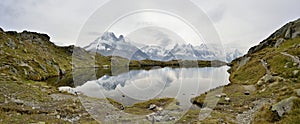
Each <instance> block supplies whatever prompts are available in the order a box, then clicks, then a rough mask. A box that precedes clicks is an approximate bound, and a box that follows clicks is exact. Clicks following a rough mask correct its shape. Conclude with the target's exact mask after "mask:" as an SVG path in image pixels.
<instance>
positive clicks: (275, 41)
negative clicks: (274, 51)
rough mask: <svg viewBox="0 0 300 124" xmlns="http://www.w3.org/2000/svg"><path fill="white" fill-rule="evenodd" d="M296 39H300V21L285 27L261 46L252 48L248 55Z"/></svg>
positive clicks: (261, 43) (260, 44)
mask: <svg viewBox="0 0 300 124" xmlns="http://www.w3.org/2000/svg"><path fill="white" fill-rule="evenodd" d="M296 37H300V19H298V20H296V21H293V22H290V23H288V24H286V25H284V26H283V27H282V28H280V29H279V30H277V31H276V32H275V33H273V34H272V35H271V36H270V37H268V38H267V39H265V40H264V41H262V42H260V43H259V45H256V46H254V47H251V48H250V49H249V51H248V53H247V54H252V53H255V52H257V51H260V50H262V49H263V48H266V47H278V46H279V45H280V44H281V43H283V42H284V41H285V40H287V39H292V38H296Z"/></svg>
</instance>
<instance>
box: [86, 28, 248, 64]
mask: <svg viewBox="0 0 300 124" xmlns="http://www.w3.org/2000/svg"><path fill="white" fill-rule="evenodd" d="M84 49H86V50H88V51H93V52H98V53H100V54H102V55H104V56H120V57H124V58H127V59H131V60H145V59H150V60H158V61H170V60H179V59H181V60H221V61H226V62H231V61H232V60H233V59H235V58H237V57H240V56H241V55H242V52H240V51H239V50H238V49H226V52H224V50H222V48H221V47H218V46H217V45H216V46H211V45H209V46H208V45H206V44H201V45H198V46H194V45H191V44H176V45H175V46H174V47H173V48H172V49H166V48H164V47H163V46H153V45H147V44H145V45H144V47H140V48H138V45H135V43H134V42H132V41H130V40H129V39H127V38H125V37H124V36H123V35H120V36H119V37H117V36H116V35H115V34H114V33H113V32H104V33H103V34H102V35H101V36H100V37H99V38H98V39H96V40H95V41H94V42H92V43H90V44H89V45H88V46H86V47H84Z"/></svg>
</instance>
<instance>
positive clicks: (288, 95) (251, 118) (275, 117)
mask: <svg viewBox="0 0 300 124" xmlns="http://www.w3.org/2000/svg"><path fill="white" fill-rule="evenodd" d="M299 57H300V19H298V20H295V21H293V22H290V23H288V24H286V25H284V26H283V27H282V28H280V29H279V30H277V31H276V32H275V33H273V34H272V35H271V36H270V37H268V38H267V39H265V40H264V41H262V42H261V43H259V44H258V45H257V46H254V47H252V48H251V49H250V50H249V51H248V53H247V54H246V55H244V56H243V57H240V58H237V59H235V60H233V61H232V63H231V66H232V67H231V69H230V70H229V72H230V81H231V84H229V85H227V86H224V87H220V88H217V89H214V90H211V91H209V92H208V93H207V94H202V95H200V96H198V97H196V98H195V99H193V100H192V101H193V102H194V103H195V104H198V105H199V106H201V107H202V108H203V109H202V110H204V109H206V110H207V109H209V110H212V112H211V116H210V117H207V118H205V119H204V120H202V121H203V122H211V123H243V124H249V123H283V124H286V123H299V121H300V120H299V117H300V114H299V113H300V73H299V70H300V61H299ZM205 98H206V99H209V100H205ZM213 99H215V100H216V101H217V104H216V106H211V105H212V104H210V103H212V102H213ZM195 113H197V112H189V113H188V114H187V116H192V115H193V114H195ZM198 113H199V112H198Z"/></svg>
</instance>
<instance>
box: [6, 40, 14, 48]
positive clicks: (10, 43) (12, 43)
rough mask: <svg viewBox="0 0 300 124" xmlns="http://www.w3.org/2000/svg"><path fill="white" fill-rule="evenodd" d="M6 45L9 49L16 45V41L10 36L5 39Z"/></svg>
mask: <svg viewBox="0 0 300 124" xmlns="http://www.w3.org/2000/svg"><path fill="white" fill-rule="evenodd" d="M6 45H7V46H8V47H9V48H11V49H15V48H16V47H17V45H16V43H15V42H14V41H13V40H12V39H10V38H8V39H7V42H6Z"/></svg>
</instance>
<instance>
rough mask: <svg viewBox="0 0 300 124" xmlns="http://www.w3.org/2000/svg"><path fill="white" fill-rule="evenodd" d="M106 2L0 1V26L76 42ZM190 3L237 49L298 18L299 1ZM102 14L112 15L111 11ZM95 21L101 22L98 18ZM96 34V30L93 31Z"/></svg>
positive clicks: (198, 0)
mask: <svg viewBox="0 0 300 124" xmlns="http://www.w3.org/2000/svg"><path fill="white" fill-rule="evenodd" d="M108 1H109V0H89V1H88V2H87V0H1V2H0V26H1V27H2V28H3V29H4V30H17V31H23V30H29V31H37V32H42V33H47V34H48V35H50V37H51V41H53V42H54V43H56V44H58V45H69V44H76V41H77V40H78V37H79V34H80V33H81V29H82V28H83V27H84V26H85V24H86V22H87V20H89V18H90V17H91V16H92V15H93V14H95V12H97V10H98V9H99V8H100V7H101V6H102V5H104V4H105V3H106V2H108ZM121 1H126V0H121ZM140 1H141V0H140ZM152 1H155V0H152ZM158 1H163V0H158ZM192 2H193V3H194V4H195V5H196V6H198V7H199V8H200V9H202V10H203V11H204V13H205V14H206V15H207V16H208V17H209V19H210V20H211V21H212V23H213V25H214V27H215V29H216V31H217V33H218V34H219V36H220V40H221V41H222V43H223V44H225V45H227V46H233V47H238V48H241V49H245V48H247V49H248V48H249V47H251V46H253V45H256V44H258V43H259V42H260V41H262V40H263V39H265V38H266V37H268V36H269V35H270V34H271V33H273V32H274V31H275V30H276V29H278V28H280V27H281V26H283V25H284V24H285V23H287V22H289V21H292V20H295V19H297V18H300V13H299V12H300V7H299V5H300V1H299V0H192ZM128 4H130V2H129V3H128ZM156 5H157V6H160V4H156ZM169 5H170V6H175V7H176V6H184V5H178V3H177V2H172V3H170V4H169ZM119 6H126V4H125V5H124V4H121V5H117V4H116V5H115V6H114V8H116V9H117V8H118V7H119ZM98 11H99V10H98ZM102 11H103V10H102ZM116 11H117V10H116ZM106 13H108V14H114V10H109V11H107V12H106ZM193 14H197V11H195V12H194V13H193ZM98 23H101V20H100V21H99V22H98ZM120 32H121V33H122V31H119V33H120ZM97 33H99V32H95V34H97ZM117 34H118V33H117ZM183 37H184V36H183Z"/></svg>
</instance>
